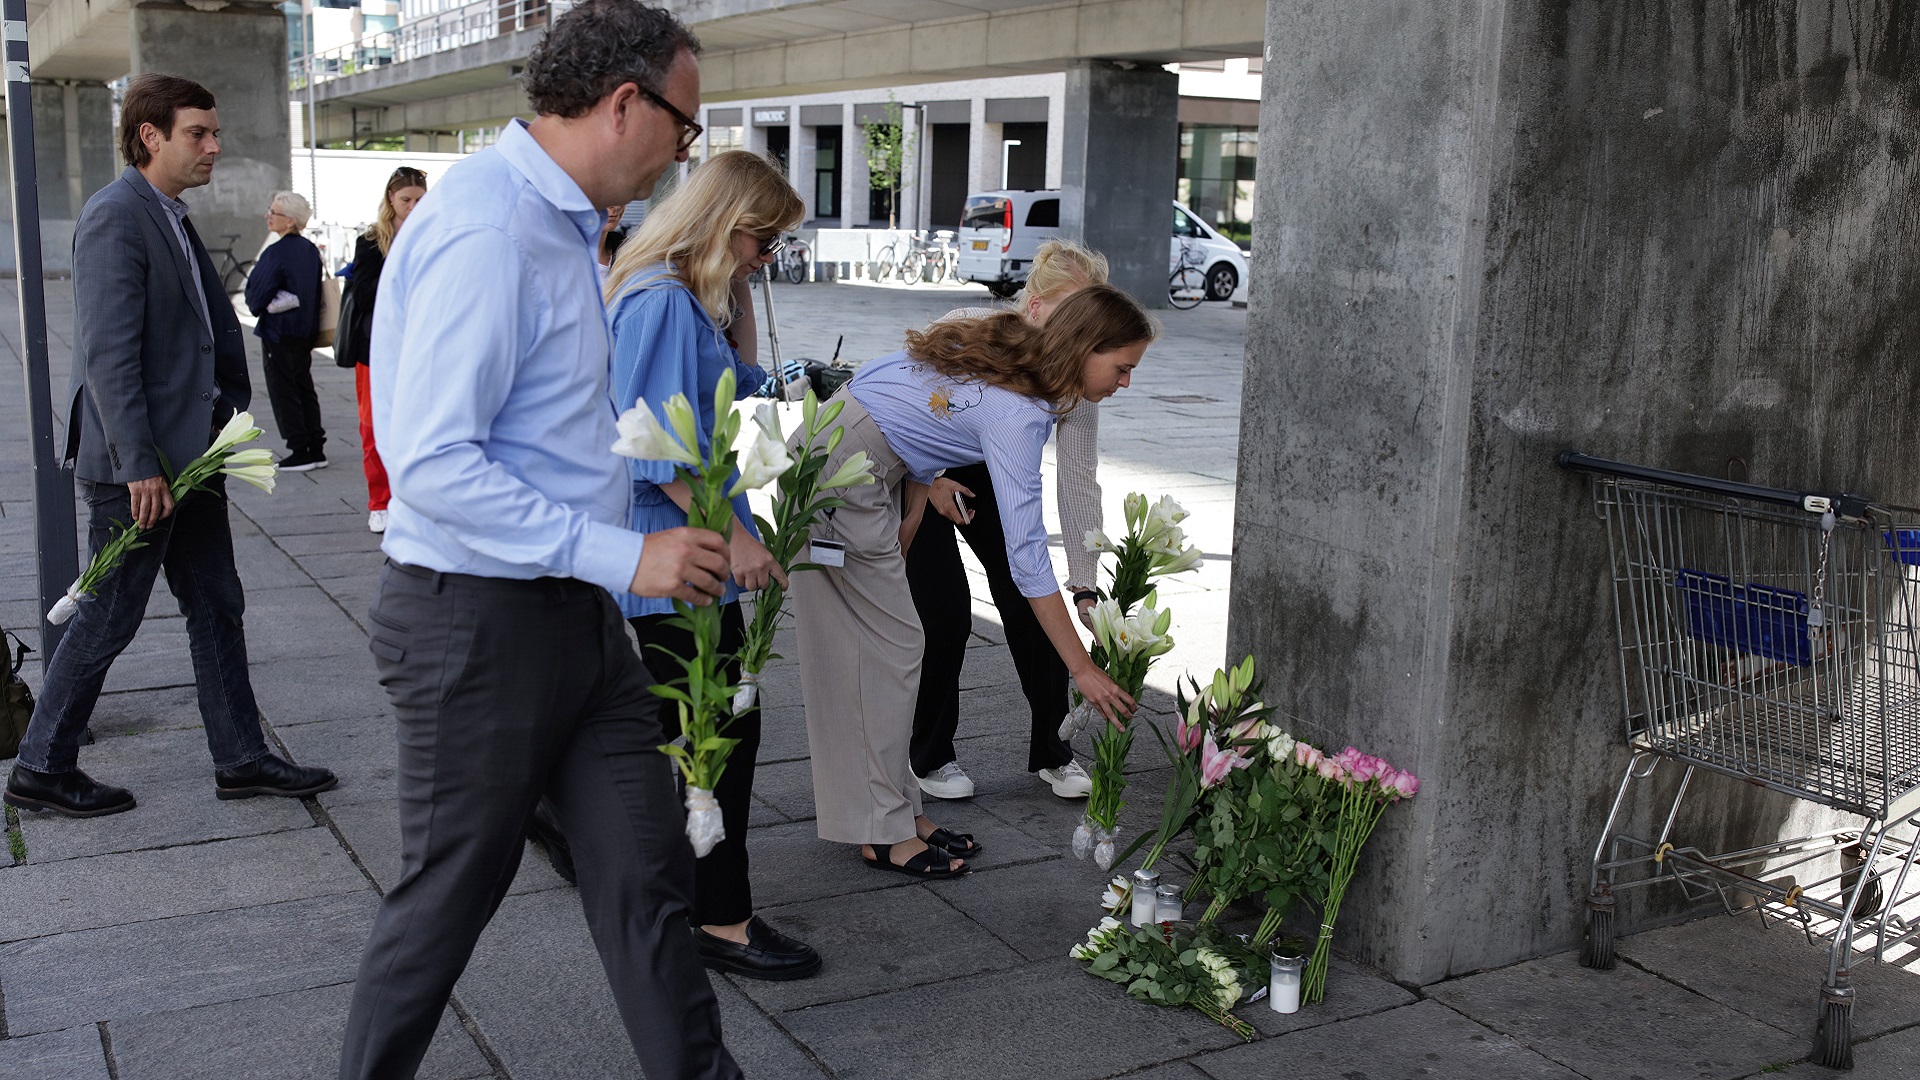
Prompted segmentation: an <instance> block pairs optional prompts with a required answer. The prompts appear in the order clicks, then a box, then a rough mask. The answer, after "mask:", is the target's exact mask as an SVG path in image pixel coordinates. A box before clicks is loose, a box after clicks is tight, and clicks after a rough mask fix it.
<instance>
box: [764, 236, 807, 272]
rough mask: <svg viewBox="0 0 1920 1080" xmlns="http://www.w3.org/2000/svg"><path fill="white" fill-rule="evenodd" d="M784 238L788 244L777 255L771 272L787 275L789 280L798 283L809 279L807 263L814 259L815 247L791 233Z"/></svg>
mask: <svg viewBox="0 0 1920 1080" xmlns="http://www.w3.org/2000/svg"><path fill="white" fill-rule="evenodd" d="M782 239H783V240H785V241H786V246H785V247H783V248H781V249H780V254H779V255H778V256H776V257H775V259H774V263H773V266H772V267H771V272H772V273H774V274H781V275H785V277H786V279H787V280H788V281H790V282H792V283H793V284H795V285H798V284H800V283H801V282H803V281H805V280H807V264H808V263H810V262H812V261H813V247H812V245H810V244H808V243H807V242H806V241H805V240H802V239H800V238H799V237H797V236H794V235H792V234H791V233H789V234H788V235H786V236H784V237H782Z"/></svg>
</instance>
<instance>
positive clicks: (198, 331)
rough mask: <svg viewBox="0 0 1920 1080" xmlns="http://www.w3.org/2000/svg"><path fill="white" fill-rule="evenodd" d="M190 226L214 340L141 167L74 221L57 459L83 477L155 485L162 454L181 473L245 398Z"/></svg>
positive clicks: (227, 330) (229, 327)
mask: <svg viewBox="0 0 1920 1080" xmlns="http://www.w3.org/2000/svg"><path fill="white" fill-rule="evenodd" d="M187 228H188V230H189V232H188V242H189V243H191V244H192V245H193V255H194V262H195V263H197V264H198V265H197V267H196V268H195V269H196V271H197V272H198V273H199V274H200V280H201V282H202V283H203V284H204V285H205V286H206V290H207V307H208V309H209V312H208V314H209V317H210V319H211V320H212V323H213V329H212V332H211V333H209V332H208V328H207V324H206V323H205V322H202V321H201V319H200V311H199V305H198V303H197V298H196V297H195V295H194V289H193V279H192V278H190V277H188V276H187V273H188V269H187V259H186V256H185V254H184V253H182V252H181V250H180V245H179V243H178V242H177V241H176V240H175V239H174V233H173V224H172V223H171V222H170V221H168V220H167V210H166V207H164V206H162V205H160V201H159V200H158V199H157V198H156V197H155V196H154V191H153V187H152V185H150V184H148V183H147V180H146V177H144V176H141V175H140V171H139V170H138V169H134V168H128V169H127V171H126V172H124V173H121V174H120V178H119V179H118V180H115V181H114V182H113V183H111V184H108V185H107V186H106V187H104V188H101V189H100V190H99V191H98V192H97V193H95V194H94V196H93V198H91V199H88V200H87V208H86V209H85V210H83V211H81V213H80V221H79V224H78V225H77V226H76V227H75V229H74V233H73V314H74V324H75V326H74V335H73V398H72V403H71V405H70V406H69V408H68V411H67V448H66V454H65V460H66V461H67V462H69V463H71V464H73V466H74V471H75V474H76V475H78V476H79V477H80V479H82V480H92V481H95V482H99V483H110V484H125V483H129V482H131V481H134V480H144V479H146V478H147V477H150V476H159V475H161V472H162V470H161V467H160V463H161V457H160V455H161V454H163V453H164V454H165V455H166V459H165V460H166V461H167V463H168V466H169V467H170V468H171V469H172V470H174V471H178V470H179V469H180V468H182V467H184V466H185V465H186V464H187V462H189V461H192V460H193V459H194V458H196V457H199V456H200V455H201V454H203V453H205V452H206V450H207V447H208V446H209V445H211V444H212V442H213V432H214V429H215V428H216V427H218V426H219V425H220V424H223V423H225V422H226V421H227V419H228V418H229V417H231V416H232V415H233V413H234V412H235V411H237V410H240V409H244V408H246V407H247V403H248V402H250V401H251V400H252V399H253V389H252V386H251V385H250V384H249V382H248V380H247V347H246V340H245V339H244V338H243V337H242V336H241V334H240V319H239V317H238V316H236V315H235V314H234V312H233V305H232V304H231V303H229V302H228V301H227V292H226V289H225V288H224V287H223V286H222V285H221V283H220V276H219V274H217V273H216V272H215V271H214V268H213V260H212V259H211V258H209V257H208V256H207V250H206V247H205V245H203V244H201V243H200V237H199V235H198V234H197V233H195V232H193V231H192V228H193V224H192V221H191V220H189V221H188V223H187Z"/></svg>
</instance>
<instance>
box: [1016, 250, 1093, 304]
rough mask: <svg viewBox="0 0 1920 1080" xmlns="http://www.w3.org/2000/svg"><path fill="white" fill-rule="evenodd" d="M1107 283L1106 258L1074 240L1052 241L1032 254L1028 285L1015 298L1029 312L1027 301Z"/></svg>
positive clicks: (1028, 271)
mask: <svg viewBox="0 0 1920 1080" xmlns="http://www.w3.org/2000/svg"><path fill="white" fill-rule="evenodd" d="M1106 283H1107V257H1106V256H1105V255H1102V254H1100V253H1099V252H1097V251H1095V250H1093V249H1092V248H1086V247H1081V246H1080V245H1079V244H1076V243H1074V242H1073V241H1071V240H1049V241H1047V242H1046V243H1044V244H1041V245H1040V250H1038V251H1036V252H1034V254H1033V266H1032V267H1030V268H1029V269H1028V270H1027V283H1026V284H1025V285H1024V286H1022V287H1021V289H1020V291H1019V292H1018V293H1016V294H1014V297H1013V304H1014V306H1015V307H1017V308H1019V309H1021V310H1023V311H1024V310H1026V306H1027V301H1029V300H1044V299H1046V298H1047V297H1050V296H1054V295H1057V294H1059V293H1061V292H1072V291H1073V290H1075V289H1084V288H1086V287H1087V286H1089V285H1105V284H1106Z"/></svg>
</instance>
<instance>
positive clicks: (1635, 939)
mask: <svg viewBox="0 0 1920 1080" xmlns="http://www.w3.org/2000/svg"><path fill="white" fill-rule="evenodd" d="M1615 948H1616V949H1617V951H1618V953H1619V955H1620V956H1622V957H1625V958H1626V959H1628V960H1630V961H1631V962H1633V963H1634V964H1635V965H1637V966H1639V967H1641V968H1644V969H1646V970H1648V971H1651V972H1653V973H1654V974H1656V975H1659V976H1660V977H1661V978H1664V979H1667V980H1669V981H1671V982H1675V983H1678V984H1680V985H1681V986H1684V987H1686V988H1687V989H1689V990H1692V991H1693V992H1694V993H1696V994H1701V995H1704V996H1706V997H1709V998H1712V999H1713V1000H1715V1001H1717V1002H1719V1003H1720V1004H1722V1005H1725V1006H1726V1007H1728V1008H1730V1009H1732V1010H1733V1011H1735V1012H1738V1013H1743V1014H1745V1015H1747V1016H1751V1017H1753V1018H1754V1019H1755V1020H1760V1021H1763V1022H1765V1023H1768V1024H1771V1025H1773V1026H1774V1027H1777V1028H1779V1029H1781V1030H1782V1031H1787V1032H1790V1033H1794V1034H1802V1033H1804V1034H1806V1035H1807V1037H1808V1038H1811V1037H1812V1032H1813V1029H1814V1024H1815V1018H1816V1017H1817V1016H1818V1015H1819V1009H1820V987H1821V985H1822V984H1824V983H1825V982H1826V978H1827V950H1826V947H1825V946H1824V945H1820V946H1815V945H1809V944H1808V943H1807V939H1806V937H1805V936H1804V935H1802V934H1800V933H1798V932H1796V931H1794V930H1793V929H1792V928H1791V927H1787V926H1782V925H1779V924H1774V925H1771V926H1764V925H1762V924H1761V922H1760V920H1759V918H1758V917H1756V916H1753V915H1748V916H1746V917H1744V918H1739V919H1734V918H1728V917H1727V916H1724V915H1721V916H1715V917H1711V918H1705V919H1696V920H1694V921H1693V922H1689V923H1682V924H1680V925H1678V926H1669V927H1665V928H1663V929H1659V930H1651V931H1648V932H1647V933H1644V934H1635V935H1633V936H1632V937H1628V938H1622V939H1621V940H1620V941H1619V942H1618V943H1616V946H1615ZM1849 971H1850V972H1851V976H1852V981H1853V987H1854V1005H1853V1021H1852V1023H1853V1033H1854V1037H1855V1038H1857V1039H1858V1038H1872V1037H1873V1036H1875V1035H1880V1034H1883V1033H1885V1032H1888V1031H1892V1030H1894V1029H1896V1028H1904V1027H1910V1026H1912V1025H1914V1024H1920V972H1913V971H1907V970H1904V969H1901V968H1898V967H1894V966H1892V965H1890V964H1876V963H1874V962H1873V961H1872V960H1870V959H1860V960H1857V961H1856V962H1855V963H1854V964H1853V965H1852V967H1851V968H1849Z"/></svg>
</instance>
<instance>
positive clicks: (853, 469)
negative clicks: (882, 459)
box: [820, 450, 874, 491]
mask: <svg viewBox="0 0 1920 1080" xmlns="http://www.w3.org/2000/svg"><path fill="white" fill-rule="evenodd" d="M873 482H874V480H873V462H871V461H869V460H867V452H866V451H865V450H856V451H854V452H853V453H852V454H850V455H848V457H847V460H845V461H843V462H841V463H840V467H839V468H838V469H835V470H834V473H833V475H832V476H829V477H827V478H826V479H825V480H823V481H821V482H820V488H821V490H822V491H826V490H831V489H833V488H843V487H859V486H861V485H862V484H871V483H873Z"/></svg>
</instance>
